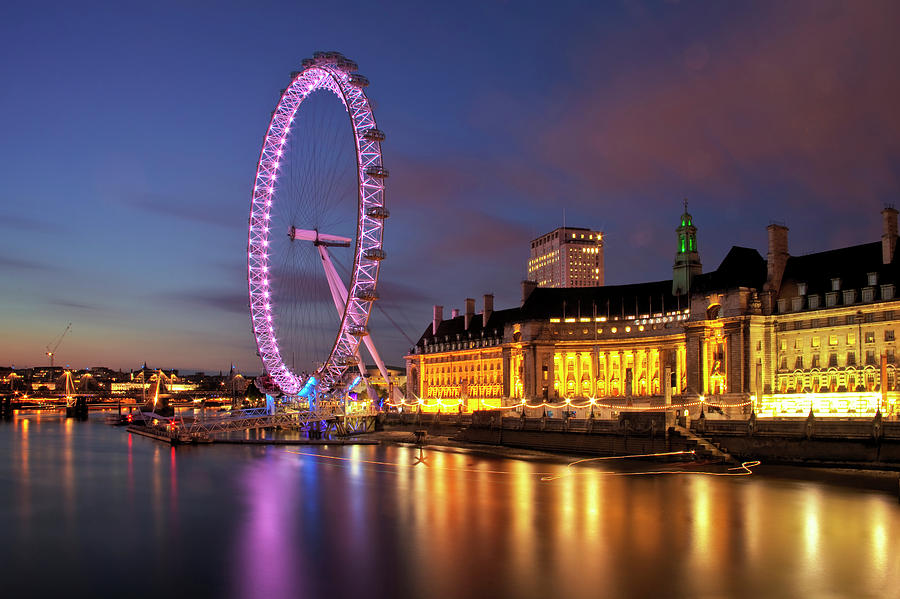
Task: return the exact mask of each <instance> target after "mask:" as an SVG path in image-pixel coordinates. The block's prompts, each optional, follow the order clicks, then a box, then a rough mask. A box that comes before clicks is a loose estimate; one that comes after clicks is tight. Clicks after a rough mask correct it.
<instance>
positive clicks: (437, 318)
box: [431, 306, 444, 335]
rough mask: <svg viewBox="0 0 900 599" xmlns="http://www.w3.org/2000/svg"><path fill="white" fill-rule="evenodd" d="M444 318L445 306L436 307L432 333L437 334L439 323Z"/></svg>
mask: <svg viewBox="0 0 900 599" xmlns="http://www.w3.org/2000/svg"><path fill="white" fill-rule="evenodd" d="M442 320H444V306H435V307H434V320H432V321H431V334H432V335H437V330H438V325H440V324H441V321H442Z"/></svg>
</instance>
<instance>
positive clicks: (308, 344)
mask: <svg viewBox="0 0 900 599" xmlns="http://www.w3.org/2000/svg"><path fill="white" fill-rule="evenodd" d="M302 64H303V69H302V70H301V71H298V72H294V73H292V74H291V82H290V85H289V86H288V87H287V88H286V89H284V90H282V91H281V97H280V99H279V101H278V105H277V106H276V108H275V110H274V111H273V112H272V118H271V121H270V123H269V127H268V130H267V131H266V135H265V139H264V141H263V145H262V151H261V152H260V155H259V163H258V165H257V169H256V177H255V180H254V182H253V191H252V195H251V203H250V221H249V225H250V230H249V241H248V252H247V255H248V260H247V271H248V287H249V293H250V321H251V325H252V327H253V334H254V336H255V338H256V344H257V348H258V352H259V356H260V359H261V360H262V363H263V367H264V368H265V372H266V374H267V375H268V377H269V381H270V383H271V385H273V386H274V387H276V388H277V389H274V390H273V391H274V392H276V393H277V392H280V393H282V394H284V395H297V394H298V393H300V392H301V390H304V391H305V390H309V389H313V390H314V391H315V392H316V393H324V392H328V391H329V390H333V389H335V388H336V387H338V386H339V385H340V384H341V381H342V380H343V379H344V378H345V375H346V374H347V371H348V369H350V368H351V367H357V368H359V369H360V372H361V374H362V375H363V376H365V366H364V362H363V360H362V359H361V357H360V342H361V341H363V342H365V345H366V346H367V348H368V350H369V352H370V353H371V354H372V355H373V357H374V358H375V360H376V363H377V364H378V365H379V369H380V370H382V374H383V375H384V376H385V380H387V374H386V372H385V370H384V366H383V362H382V361H381V359H380V357H378V355H377V351H376V350H375V346H374V344H373V343H372V341H371V337H370V336H369V329H368V321H369V315H370V312H371V309H372V302H374V301H375V300H376V299H378V294H377V291H376V286H377V283H378V271H379V267H380V265H381V261H382V260H384V258H385V252H384V249H383V247H382V239H383V230H384V221H385V219H386V218H387V217H388V216H389V213H388V211H387V209H386V208H385V206H384V183H385V179H386V178H387V177H388V171H387V170H386V169H385V168H384V166H383V165H382V158H381V142H382V141H384V133H382V132H381V131H380V130H379V129H378V128H377V126H376V123H375V117H374V115H373V113H372V106H371V105H370V103H369V100H368V98H367V97H366V94H365V91H364V89H365V87H366V86H367V85H368V84H369V81H368V79H366V78H365V77H363V76H362V75H360V74H359V73H357V72H356V70H357V65H356V63H354V62H353V61H351V60H348V59H346V58H345V57H344V56H342V55H341V54H339V53H337V52H317V53H315V54H314V56H313V58H307V59H305V60H303V63H302Z"/></svg>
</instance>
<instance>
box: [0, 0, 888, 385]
mask: <svg viewBox="0 0 900 599" xmlns="http://www.w3.org/2000/svg"><path fill="white" fill-rule="evenodd" d="M359 8H360V9H361V7H359ZM75 10H76V9H74V8H71V7H68V6H65V5H60V7H58V10H56V11H55V13H54V16H53V17H51V18H47V17H46V15H44V14H43V12H41V13H38V12H37V9H30V8H28V7H23V6H17V7H14V8H10V9H7V11H6V12H7V13H9V14H8V17H7V18H5V19H4V20H3V21H4V25H0V32H2V34H3V35H2V40H3V41H0V43H2V44H3V45H4V46H5V48H4V53H5V54H6V55H7V56H16V57H17V58H16V59H15V60H12V61H8V62H6V63H4V64H3V65H0V74H2V75H3V77H4V81H5V82H6V88H5V89H4V90H2V91H0V108H2V109H3V110H2V111H3V114H4V115H6V119H5V124H4V130H5V131H6V133H7V135H6V139H7V140H8V141H7V143H6V144H3V146H2V149H0V164H2V165H3V166H2V169H3V170H2V172H3V174H4V175H5V177H4V179H5V180H6V181H8V184H7V186H6V189H5V191H4V192H3V200H2V204H0V231H2V235H0V272H2V276H3V277H4V279H5V281H6V284H5V285H4V290H3V292H2V293H0V310H2V311H3V314H4V316H5V318H4V333H3V339H4V343H3V344H2V350H3V351H2V352H0V364H2V365H10V364H15V365H16V366H39V365H43V364H44V353H43V352H44V347H45V345H47V344H48V343H49V342H51V341H52V340H53V339H55V338H56V337H57V336H58V335H59V333H60V332H62V330H63V329H64V327H65V326H66V323H68V322H70V321H71V322H73V323H74V324H73V329H72V332H71V333H70V334H69V336H68V337H67V338H66V339H65V340H64V343H63V345H61V347H60V351H59V360H60V362H59V363H61V364H71V365H72V366H73V367H84V366H110V367H113V368H126V369H127V368H136V367H137V366H138V365H140V364H141V363H143V362H145V361H146V362H147V363H149V364H152V365H154V366H157V367H163V368H180V369H183V370H194V369H196V370H206V371H218V370H222V369H223V368H224V369H226V370H227V367H228V365H230V364H232V363H234V364H236V365H237V366H238V367H239V368H240V369H241V370H242V371H244V372H254V371H259V370H260V364H259V360H258V358H257V357H256V355H255V345H254V341H253V336H252V333H251V331H250V326H249V319H248V315H247V307H246V302H247V300H246V231H245V227H246V220H247V214H248V211H249V197H250V186H251V181H252V176H253V171H254V167H255V161H256V158H257V156H258V153H259V145H260V141H261V138H262V135H263V133H264V131H265V127H266V124H267V122H268V118H269V112H270V111H271V109H272V107H273V106H274V103H275V100H276V98H277V94H278V90H279V89H280V88H282V87H284V86H285V85H286V84H287V82H288V74H289V73H290V72H291V71H293V70H296V69H297V68H298V67H299V64H300V60H301V59H302V58H303V57H305V56H309V55H311V54H312V52H313V51H315V50H322V49H335V50H338V51H341V52H343V53H344V54H346V55H347V56H349V57H351V58H353V59H354V60H356V61H357V62H358V63H359V65H360V72H361V73H363V74H364V75H366V76H368V77H369V79H370V80H371V82H372V85H371V86H370V88H369V95H370V97H371V99H372V100H373V101H374V102H375V104H376V108H375V113H376V118H377V119H378V123H379V127H380V128H381V129H382V130H384V131H385V133H386V135H387V140H386V142H385V145H384V152H385V165H386V166H387V167H388V168H389V169H390V170H391V179H390V180H389V182H388V187H387V201H386V203H387V206H388V208H389V209H390V210H391V213H392V216H391V219H390V220H389V222H388V223H387V226H386V232H385V247H386V249H387V252H388V259H387V260H386V261H385V264H384V269H383V275H382V278H381V282H380V283H379V289H380V294H381V297H382V298H383V299H382V300H381V302H382V303H383V305H384V307H385V309H386V310H388V312H389V314H390V315H391V317H392V318H394V320H396V321H397V323H398V324H399V325H400V327H401V328H402V329H403V330H404V332H405V333H406V334H407V335H408V336H410V337H412V338H413V339H415V338H417V337H418V336H419V335H420V334H421V329H422V328H423V327H424V325H425V324H426V323H427V322H428V320H429V316H430V312H431V306H432V304H442V305H445V306H446V307H447V308H448V310H449V309H450V308H452V307H462V304H463V300H464V298H466V297H480V296H481V295H482V294H483V293H493V294H494V295H495V297H496V306H497V308H498V309H503V308H507V307H512V306H516V305H518V301H519V296H520V288H519V284H518V283H519V281H520V280H521V279H522V278H524V276H525V272H526V267H527V259H528V254H527V247H528V246H527V244H528V242H529V241H530V240H531V239H533V238H535V237H537V236H538V235H540V234H542V233H545V232H546V231H548V230H552V229H553V228H555V227H556V226H561V225H562V224H563V222H562V221H563V210H565V211H566V217H565V219H566V223H567V224H569V225H574V226H583V227H591V228H594V229H596V230H602V231H603V232H604V240H605V249H604V253H605V263H606V268H605V270H606V282H607V283H608V284H620V283H632V282H638V281H647V280H657V279H664V278H666V277H668V276H671V267H672V261H673V257H674V254H675V246H676V235H675V227H676V226H677V225H678V215H679V214H680V213H681V200H682V198H683V197H688V198H689V199H690V202H691V204H690V206H691V213H692V214H693V216H694V219H695V225H696V226H697V228H698V245H699V247H700V254H701V256H702V257H703V259H704V265H705V268H706V269H707V270H710V269H713V268H715V265H717V264H718V263H719V262H720V261H721V260H722V259H723V258H724V256H725V253H726V251H727V250H728V248H729V247H731V246H732V245H741V246H749V247H753V248H756V249H758V250H761V251H762V250H763V249H764V248H765V243H766V239H765V235H764V233H763V232H764V230H765V225H766V224H768V223H769V222H772V221H780V222H784V223H785V224H787V225H788V226H789V227H790V228H791V253H792V254H794V255H799V254H804V253H809V252H814V251H821V250H825V249H828V248H831V247H840V246H846V245H852V244H856V243H863V242H869V241H873V240H875V239H877V238H878V235H879V233H880V227H879V223H878V221H877V219H874V218H873V217H872V215H873V214H875V213H876V211H877V209H879V208H880V207H881V205H882V204H884V203H889V202H892V201H894V200H895V199H896V195H897V188H898V186H897V174H898V164H900V161H898V158H900V150H898V148H897V146H896V141H895V140H896V139H897V138H898V133H900V117H898V115H897V114H896V111H894V110H893V109H892V107H893V106H895V105H896V104H897V101H898V100H900V76H898V75H897V74H896V71H895V69H893V68H892V60H891V59H892V58H893V56H896V55H897V54H898V52H897V51H898V49H900V48H898V46H900V42H898V41H897V40H895V39H894V36H893V33H892V32H893V29H894V25H895V24H896V23H897V21H898V19H897V17H898V14H897V12H898V8H897V7H896V6H894V5H891V4H889V3H883V4H879V3H867V4H865V5H859V6H858V5H852V6H851V5H844V4H838V3H834V4H829V3H815V4H812V3H809V4H803V5H791V6H781V5H778V4H775V3H771V4H760V3H754V4H750V3H744V4H732V5H728V6H724V5H722V6H719V5H697V4H691V3H683V4H682V3H638V2H623V3H621V4H615V5H609V6H604V7H595V6H592V5H589V4H582V3H564V4H562V5H561V6H560V7H559V8H558V9H554V11H552V12H550V13H548V12H547V11H546V10H544V9H542V8H541V7H540V6H539V5H534V6H512V5H510V4H504V3H497V4H487V5H481V4H472V5H469V6H468V7H467V8H460V7H458V6H454V7H440V8H434V9H429V10H428V11H424V10H423V9H421V8H418V7H417V6H416V5H414V4H408V5H405V6H404V5H392V6H386V7H383V8H382V9H381V10H379V11H371V16H370V17H369V19H367V20H365V21H360V22H359V23H358V24H354V23H352V22H351V23H348V21H347V19H346V17H345V16H344V15H343V14H341V13H342V12H343V10H344V9H343V8H342V9H341V11H338V10H336V9H335V10H332V9H329V8H328V7H324V6H315V7H312V8H311V9H310V10H312V11H313V12H306V11H304V12H300V11H299V9H297V10H296V12H293V11H294V9H293V8H291V7H289V6H283V5H277V4H268V5H265V6H263V7H261V8H260V10H259V11H258V12H256V13H254V14H252V15H247V14H246V13H245V12H243V11H239V10H236V9H231V8H225V9H221V10H219V11H217V12H215V13H210V11H203V10H200V9H185V8H176V6H175V5H165V4H160V5H156V6H154V7H141V8H136V7H132V8H118V7H117V8H115V9H109V8H105V9H104V8H102V5H98V6H95V7H93V8H84V7H79V8H78V9H77V10H78V11H79V12H78V13H75V12H72V11H75ZM412 23H415V25H416V26H415V27H413V26H412ZM367 31H368V32H371V31H377V32H379V36H378V39H376V40H374V41H373V40H371V39H367V38H364V37H363V34H364V33H366V32H367ZM160 32H164V33H165V35H166V39H167V43H166V44H165V45H161V44H160V39H159V37H158V35H159V33H160ZM298 32H299V33H300V35H298ZM398 39H399V40H403V41H404V43H398V42H397V41H395V40H398ZM560 40H565V41H564V42H560ZM26 41H27V44H26ZM20 47H29V52H28V53H27V54H22V53H21V51H18V52H17V51H16V49H17V48H20ZM449 50H452V51H449ZM10 140H12V142H10ZM448 224H449V226H448ZM423 258H424V259H425V262H424V263H425V264H427V267H423ZM374 314H375V316H374V318H373V323H372V330H373V332H375V334H376V335H377V336H378V338H379V344H380V345H382V347H383V349H382V350H381V351H382V353H383V355H384V357H385V361H386V362H388V363H389V364H390V363H395V364H396V363H398V362H400V359H401V358H400V356H402V355H403V353H404V352H405V351H406V350H407V349H408V348H409V345H410V344H409V342H408V341H407V340H406V339H405V338H404V337H403V336H402V335H401V334H400V333H399V332H397V331H396V330H395V329H394V327H393V326H392V325H391V324H390V322H388V320H386V319H385V318H384V317H383V315H382V314H381V313H379V312H378V311H377V310H376V311H375V313H374Z"/></svg>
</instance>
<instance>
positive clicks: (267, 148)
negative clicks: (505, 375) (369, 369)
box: [247, 52, 388, 395]
mask: <svg viewBox="0 0 900 599" xmlns="http://www.w3.org/2000/svg"><path fill="white" fill-rule="evenodd" d="M355 70H356V64H355V63H353V62H352V61H349V60H347V59H345V58H344V57H343V56H341V55H340V54H338V53H334V52H329V53H317V54H316V56H315V58H313V59H306V60H304V61H303V70H301V71H299V72H295V73H292V75H291V84H290V85H289V86H288V87H287V88H286V89H284V90H282V93H281V97H280V98H279V101H278V105H277V106H276V108H275V110H274V111H273V112H272V118H271V120H270V121H269V126H268V129H267V130H266V135H265V137H264V139H263V145H262V149H261V151H260V156H259V160H258V161H257V169H256V175H255V177H254V182H253V188H252V191H251V200H250V223H249V235H248V247H247V279H248V291H249V296H250V321H251V327H252V329H253V334H254V338H255V340H256V345H257V352H258V354H259V356H260V359H261V360H262V363H263V368H264V370H265V372H266V374H267V375H268V376H269V377H270V378H271V380H272V382H273V383H274V385H275V386H276V387H277V388H278V390H280V391H281V392H282V393H284V394H287V395H294V394H297V393H298V392H299V391H300V389H301V387H302V386H303V385H304V384H305V383H306V382H307V381H308V380H309V379H307V380H301V377H299V376H298V375H297V374H296V373H295V372H293V371H292V370H291V368H289V367H288V366H287V365H286V364H285V362H284V360H283V359H282V357H281V351H280V347H279V343H278V338H277V328H276V323H275V322H274V321H273V318H272V305H271V299H272V298H271V294H270V289H271V286H270V281H269V275H270V273H269V270H270V268H269V255H268V252H269V250H268V249H267V248H268V246H269V229H270V227H269V220H270V212H271V207H272V205H273V203H274V202H275V201H276V199H277V198H276V195H277V191H278V185H277V179H278V168H279V162H280V161H281V160H282V149H283V148H284V147H285V145H286V143H287V141H288V139H289V134H290V129H291V123H293V121H294V117H295V115H296V113H297V111H298V110H299V109H300V106H301V105H302V103H303V102H304V100H306V98H308V97H309V96H310V95H311V94H312V93H313V92H315V91H318V90H321V89H327V90H329V91H331V92H333V93H335V94H336V95H337V96H338V98H339V99H340V100H341V102H342V103H343V104H344V107H345V108H346V110H347V114H348V116H349V118H350V122H351V125H352V130H353V136H354V143H355V146H356V147H355V153H356V167H357V168H356V177H357V215H356V223H357V228H356V239H355V246H354V259H353V268H352V272H351V280H350V286H349V288H348V290H347V291H348V293H347V301H346V302H345V304H344V310H343V313H342V315H341V321H340V327H339V328H338V331H337V334H336V337H335V341H334V343H333V344H332V347H331V350H330V351H329V353H328V356H327V357H326V358H325V359H324V361H323V363H322V366H321V367H320V368H319V369H318V370H316V372H315V373H313V374H312V375H311V376H310V377H309V378H312V377H316V379H315V386H316V387H317V388H318V389H320V390H325V389H328V388H331V387H332V386H333V385H334V384H335V383H337V382H338V380H339V379H340V378H341V377H342V376H343V375H344V373H345V372H346V371H347V369H348V368H349V367H350V365H351V364H352V363H353V361H354V360H355V359H356V357H357V356H358V351H359V343H360V340H361V337H362V336H364V335H365V334H367V333H368V329H367V326H368V319H369V315H370V313H371V303H372V301H373V298H374V297H375V288H376V286H377V283H378V272H379V269H380V263H381V260H382V259H383V258H384V250H383V247H382V246H383V230H384V223H383V221H384V218H385V216H386V214H387V211H386V210H385V208H384V188H385V185H384V179H385V178H386V177H387V174H388V173H387V171H386V170H385V169H384V166H383V163H382V155H381V141H383V139H384V135H383V134H382V133H381V132H380V131H379V130H378V128H377V126H376V122H375V116H374V113H373V111H372V107H371V104H370V103H369V100H368V98H367V97H366V94H365V92H364V89H363V88H364V87H365V85H367V84H368V80H367V79H366V78H365V77H362V76H361V75H359V74H358V73H355V72H354V71H355Z"/></svg>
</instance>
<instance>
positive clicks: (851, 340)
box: [847, 333, 856, 345]
mask: <svg viewBox="0 0 900 599" xmlns="http://www.w3.org/2000/svg"><path fill="white" fill-rule="evenodd" d="M854 344H856V333H847V345H854Z"/></svg>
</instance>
